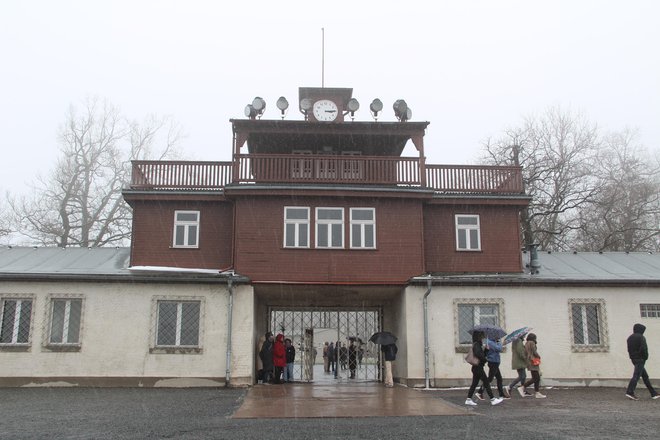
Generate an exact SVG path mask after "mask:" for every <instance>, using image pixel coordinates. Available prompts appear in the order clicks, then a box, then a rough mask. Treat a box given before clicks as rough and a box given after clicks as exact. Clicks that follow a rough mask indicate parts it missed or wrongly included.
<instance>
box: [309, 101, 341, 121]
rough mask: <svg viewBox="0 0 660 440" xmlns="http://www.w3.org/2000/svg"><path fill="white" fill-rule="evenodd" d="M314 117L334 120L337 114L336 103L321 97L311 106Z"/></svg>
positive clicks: (322, 119)
mask: <svg viewBox="0 0 660 440" xmlns="http://www.w3.org/2000/svg"><path fill="white" fill-rule="evenodd" d="M312 112H313V113H314V117H315V118H316V120H317V121H324V122H325V121H334V120H335V119H337V116H338V115H339V109H338V108H337V104H335V103H334V102H333V101H330V100H329V99H321V100H319V101H316V102H315V103H314V106H313V108H312Z"/></svg>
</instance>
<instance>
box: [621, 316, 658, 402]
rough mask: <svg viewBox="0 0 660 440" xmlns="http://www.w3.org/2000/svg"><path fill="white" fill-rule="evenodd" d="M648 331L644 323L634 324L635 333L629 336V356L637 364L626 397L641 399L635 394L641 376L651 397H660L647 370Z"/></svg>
mask: <svg viewBox="0 0 660 440" xmlns="http://www.w3.org/2000/svg"><path fill="white" fill-rule="evenodd" d="M645 331H646V326H644V325H643V324H635V325H633V334H632V335H630V336H628V340H627V343H628V356H629V357H630V360H631V361H632V364H633V365H634V366H635V369H634V370H633V376H632V379H630V382H629V383H628V389H627V390H626V397H627V398H628V399H631V400H639V398H638V397H637V396H636V395H635V388H636V387H637V382H639V378H640V377H641V378H642V380H643V381H644V385H646V388H647V389H648V390H649V393H651V399H658V398H660V395H658V392H657V391H656V390H655V389H654V388H653V385H651V381H650V380H649V374H648V373H647V372H646V367H645V364H646V361H647V360H648V359H649V349H648V346H647V345H646V337H644V332H645Z"/></svg>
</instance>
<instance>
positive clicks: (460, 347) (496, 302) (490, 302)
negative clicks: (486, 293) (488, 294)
mask: <svg viewBox="0 0 660 440" xmlns="http://www.w3.org/2000/svg"><path fill="white" fill-rule="evenodd" d="M461 306H464V307H465V306H467V307H480V306H486V307H496V309H497V315H487V316H495V317H496V318H497V322H496V325H499V326H500V327H502V328H506V326H505V323H504V299H503V298H456V299H454V344H455V348H456V352H457V353H463V352H467V350H468V349H469V348H470V346H471V345H472V340H471V339H470V342H467V343H465V342H461V334H460V331H461V326H460V319H459V312H458V310H459V308H460V307H461ZM477 316H479V313H476V314H475V319H474V322H473V323H472V326H474V325H477V324H480V323H481V321H480V319H477Z"/></svg>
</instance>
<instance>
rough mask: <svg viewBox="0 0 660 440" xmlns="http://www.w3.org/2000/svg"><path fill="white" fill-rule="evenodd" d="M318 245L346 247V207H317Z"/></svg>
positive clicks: (336, 247)
mask: <svg viewBox="0 0 660 440" xmlns="http://www.w3.org/2000/svg"><path fill="white" fill-rule="evenodd" d="M316 247H317V248H335V249H341V248H343V247H344V208H316Z"/></svg>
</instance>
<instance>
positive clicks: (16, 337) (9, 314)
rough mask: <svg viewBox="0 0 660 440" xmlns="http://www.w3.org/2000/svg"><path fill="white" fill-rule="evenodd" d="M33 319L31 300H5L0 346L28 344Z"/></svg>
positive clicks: (3, 303) (3, 302)
mask: <svg viewBox="0 0 660 440" xmlns="http://www.w3.org/2000/svg"><path fill="white" fill-rule="evenodd" d="M31 319H32V300H31V299H9V298H8V299H3V300H2V322H1V323H0V344H12V345H19V344H28V343H29V342H30V321H31Z"/></svg>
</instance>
